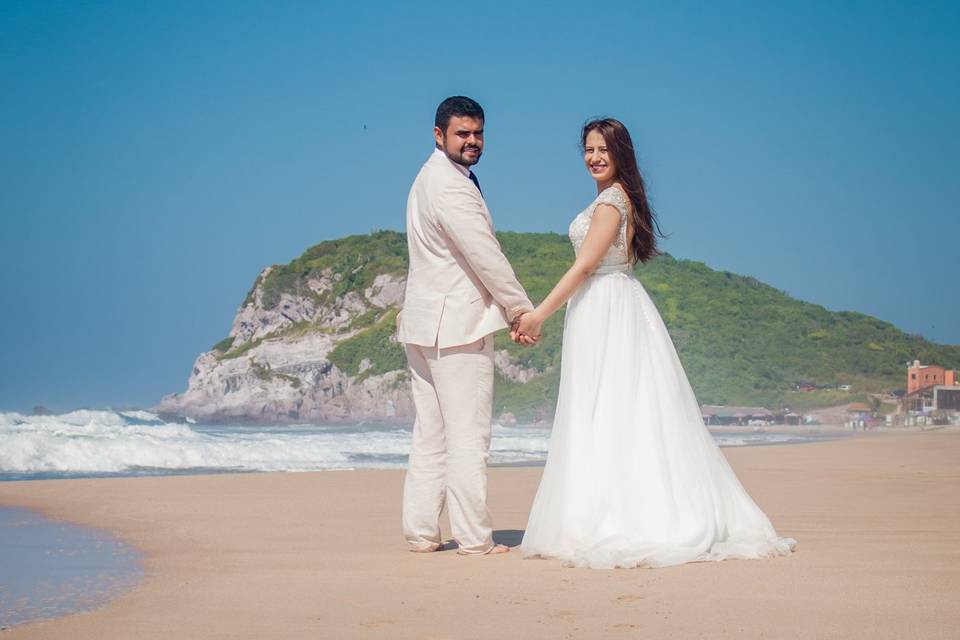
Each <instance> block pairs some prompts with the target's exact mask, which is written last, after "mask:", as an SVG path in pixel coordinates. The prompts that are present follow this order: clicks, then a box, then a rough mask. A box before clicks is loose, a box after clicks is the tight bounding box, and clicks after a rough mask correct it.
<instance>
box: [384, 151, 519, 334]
mask: <svg viewBox="0 0 960 640" xmlns="http://www.w3.org/2000/svg"><path fill="white" fill-rule="evenodd" d="M407 248H408V250H409V252H410V270H409V272H408V274H407V289H406V295H405V297H404V303H403V311H402V312H401V314H400V318H399V321H398V327H397V340H398V341H399V342H403V343H407V344H416V345H421V346H426V347H433V346H436V347H437V348H441V349H442V348H446V347H453V346H457V345H462V344H469V343H471V342H474V341H476V340H479V339H480V338H482V337H483V336H485V335H487V334H490V333H493V332H494V331H497V330H498V329H503V328H505V327H508V326H509V325H510V321H512V320H513V319H514V318H516V317H517V316H518V315H520V314H521V313H523V312H525V311H532V310H533V305H532V304H531V303H530V299H529V298H528V297H527V294H526V292H525V291H524V289H523V287H522V286H520V283H519V282H518V281H517V277H516V275H515V274H514V273H513V268H512V267H511V266H510V263H509V262H507V259H506V257H504V255H503V251H502V249H501V248H500V243H499V242H497V238H496V236H494V234H493V221H492V220H491V219H490V212H489V211H488V210H487V205H486V204H485V203H484V201H483V197H482V196H481V195H480V192H479V190H478V189H477V188H476V186H474V184H473V182H471V181H470V179H469V178H468V177H467V176H465V175H463V173H461V172H460V170H458V169H457V167H456V166H454V164H453V162H452V161H451V160H450V159H449V158H447V157H446V156H445V155H444V154H442V153H434V154H432V155H431V156H430V158H429V159H428V160H427V162H426V163H425V164H424V165H423V168H421V169H420V173H418V174H417V178H416V179H415V180H414V182H413V187H411V189H410V195H409V197H408V198H407Z"/></svg>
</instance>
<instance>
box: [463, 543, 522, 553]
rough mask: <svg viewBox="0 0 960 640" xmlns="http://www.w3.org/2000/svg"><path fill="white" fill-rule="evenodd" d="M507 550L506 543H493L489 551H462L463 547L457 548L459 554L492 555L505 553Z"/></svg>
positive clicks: (508, 549)
mask: <svg viewBox="0 0 960 640" xmlns="http://www.w3.org/2000/svg"><path fill="white" fill-rule="evenodd" d="M508 551H510V547H508V546H507V545H505V544H495V545H493V547H491V549H490V550H489V551H484V552H483V553H470V552H468V551H464V550H463V549H458V550H457V553H458V554H459V555H461V556H492V555H496V554H498V553H507V552H508Z"/></svg>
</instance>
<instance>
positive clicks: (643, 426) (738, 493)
mask: <svg viewBox="0 0 960 640" xmlns="http://www.w3.org/2000/svg"><path fill="white" fill-rule="evenodd" d="M599 203H609V204H612V205H614V206H615V207H616V208H617V209H618V210H619V211H620V216H621V225H620V232H619V236H618V239H617V240H616V242H615V243H614V244H613V246H611V247H610V249H609V251H608V252H607V255H606V256H605V257H604V260H603V262H602V263H601V265H600V266H599V267H598V268H597V270H596V271H595V272H594V274H593V275H592V276H591V277H590V278H588V279H587V281H586V282H584V284H583V285H581V286H580V288H579V289H577V291H576V293H575V294H574V295H573V296H572V297H571V298H570V301H569V302H568V304H567V312H566V319H565V324H564V329H563V360H562V365H561V372H560V393H559V398H558V401H557V412H556V417H555V418H554V422H553V433H552V435H551V438H550V452H549V456H548V458H547V464H546V467H545V468H544V471H543V478H542V480H541V481H540V488H539V490H538V491H537V496H536V499H535V500H534V503H533V509H532V510H531V512H530V518H529V522H528V523H527V529H526V533H525V534H524V536H523V543H522V551H523V556H524V557H535V556H541V557H550V558H558V559H560V560H562V561H564V563H565V564H568V565H574V566H584V567H594V568H612V567H636V566H649V567H660V566H666V565H674V564H680V563H684V562H693V561H698V560H722V559H724V558H764V557H770V556H775V555H783V554H787V553H789V552H790V551H791V549H793V547H794V545H795V544H796V542H795V541H794V540H792V539H790V538H780V537H777V534H776V532H775V531H774V529H773V526H772V525H771V524H770V521H769V520H768V519H767V517H766V516H765V515H764V514H763V512H762V511H761V510H760V509H759V507H757V505H756V504H755V503H754V501H753V500H752V499H751V498H750V496H749V495H748V494H747V492H746V491H745V490H744V489H743V486H742V485H741V484H740V481H739V480H738V479H737V477H736V475H734V473H733V470H732V469H731V468H730V465H729V464H728V463H727V460H726V458H724V456H723V454H722V453H721V451H720V448H719V447H718V446H717V445H716V443H715V442H714V440H713V438H712V437H711V435H710V433H709V431H707V429H706V427H704V425H703V420H702V418H701V416H700V407H699V405H698V404H697V400H696V397H695V396H694V394H693V389H691V387H690V383H689V382H688V381H687V376H686V374H685V373H684V371H683V366H682V365H681V364H680V360H679V359H678V357H677V352H676V350H675V349H674V346H673V342H672V341H671V340H670V335H669V334H668V333H667V329H666V327H665V326H664V324H663V321H662V320H661V319H660V315H659V314H658V313H657V309H656V307H655V306H654V304H653V302H652V301H651V300H650V297H649V296H648V295H647V292H646V291H645V290H644V288H643V286H642V285H641V284H640V283H639V282H638V281H637V280H636V278H634V276H633V269H632V265H631V264H630V262H629V259H628V248H627V243H626V241H625V235H626V219H627V213H628V210H629V202H628V200H627V199H626V197H625V196H624V194H623V192H622V191H620V190H619V189H618V188H616V187H611V188H608V189H606V190H604V191H603V192H602V193H600V195H598V196H597V198H596V200H594V201H593V202H592V203H591V204H590V206H589V207H587V209H586V210H584V211H583V212H582V213H580V214H579V215H578V216H577V217H576V218H575V219H574V220H573V222H572V223H571V224H570V240H571V242H572V243H573V246H574V249H575V250H576V251H579V250H580V245H581V244H582V243H583V240H584V237H585V236H586V234H587V229H588V228H589V226H590V221H591V218H592V216H593V212H594V209H595V208H596V206H597V204H599Z"/></svg>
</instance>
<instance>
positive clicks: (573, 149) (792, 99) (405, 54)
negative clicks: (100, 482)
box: [0, 0, 960, 410]
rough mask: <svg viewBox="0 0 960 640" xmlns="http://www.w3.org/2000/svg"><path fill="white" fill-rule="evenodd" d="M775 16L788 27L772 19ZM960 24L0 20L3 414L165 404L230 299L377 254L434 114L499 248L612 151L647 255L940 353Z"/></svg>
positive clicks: (281, 7) (237, 8)
mask: <svg viewBox="0 0 960 640" xmlns="http://www.w3.org/2000/svg"><path fill="white" fill-rule="evenodd" d="M785 4H789V6H784V5H785ZM958 32H960V5H958V4H957V3H921V6H919V7H918V6H914V5H913V4H908V3H905V2H904V3H882V4H880V3H874V2H846V3H833V2H804V3H768V2H756V3H752V2H741V3H733V4H729V5H727V6H724V7H722V8H721V7H718V6H710V5H706V4H704V3H689V4H687V3H676V2H671V3H657V4H646V3H622V4H618V3H609V2H608V3H602V4H592V5H591V4H586V3H572V4H565V3H541V4H529V3H517V2H512V3H496V2H494V3H472V4H471V3H456V4H454V3H446V4H443V3H416V2H414V3H364V2H357V3H351V4H350V5H349V6H348V5H347V3H285V2H279V3H266V2H214V3H205V2H189V3H188V2H184V3H178V2H164V3H136V2H117V3H112V2H98V3H77V2H70V3H56V2H37V1H34V2H11V1H9V0H5V1H4V2H3V3H2V4H0V82H2V87H3V98H2V100H0V140H2V141H3V142H2V144H0V214H2V216H3V233H2V235H0V286H2V289H3V292H4V294H5V304H4V312H3V313H2V314H0V336H2V338H0V362H2V363H3V369H2V373H0V410H2V409H7V410H9V409H16V410H28V409H29V408H30V407H32V406H33V405H35V404H44V405H46V406H49V407H51V408H54V409H68V408H72V407H76V406H102V405H141V406H149V405H152V404H153V403H155V402H156V401H157V400H159V398H160V396H161V395H163V394H165V393H169V392H173V391H179V390H182V389H184V388H185V386H186V380H187V377H188V375H189V373H190V367H191V365H192V363H193V359H194V358H195V357H196V355H197V354H198V353H199V352H201V351H203V350H206V349H208V348H209V347H210V345H212V344H214V343H215V342H217V341H218V340H219V339H221V338H222V337H224V336H225V335H226V334H227V333H228V331H229V329H230V325H231V321H232V318H233V314H234V312H235V311H236V308H237V306H238V305H239V303H240V302H241V301H242V299H243V297H244V295H245V293H246V291H247V290H248V289H249V287H250V285H251V283H252V281H253V278H254V277H255V276H256V274H257V273H258V272H259V271H260V270H261V269H262V268H263V267H264V266H266V265H269V264H274V263H283V262H287V261H289V260H290V259H292V258H294V257H295V256H297V255H299V254H300V253H301V252H302V251H303V250H304V249H305V248H306V247H308V246H310V245H312V244H315V243H317V242H319V241H321V240H325V239H330V238H336V237H340V236H343V235H347V234H352V233H366V232H368V231H371V230H374V229H380V228H389V229H401V228H402V224H403V206H404V202H405V198H406V192H407V189H408V188H409V185H410V182H411V180H412V178H413V176H414V175H415V173H416V171H417V170H418V168H419V166H420V164H421V163H422V162H423V160H424V159H425V158H426V156H427V155H428V154H429V152H430V150H431V145H432V141H431V140H432V139H431V127H432V118H433V111H434V109H435V107H436V104H437V103H438V102H439V101H440V100H441V99H442V98H444V97H446V96H447V95H451V94H466V95H470V96H473V97H474V98H476V99H477V100H479V101H480V102H481V103H482V104H483V105H484V107H485V109H486V111H487V123H486V132H487V140H486V149H485V153H484V158H483V160H482V162H481V163H480V165H479V166H478V167H477V174H478V176H479V177H480V180H481V181H482V184H483V188H484V194H485V195H486V197H487V200H488V202H489V204H490V207H491V210H492V212H493V215H494V219H495V222H496V224H497V227H498V228H499V229H510V230H517V231H535V230H536V231H542V230H551V231H558V232H564V231H565V229H566V226H567V224H568V222H569V220H570V218H571V217H572V216H573V215H574V214H575V213H576V212H577V211H579V210H580V209H581V208H582V207H583V206H585V204H586V203H587V202H588V201H589V200H590V199H591V198H592V196H593V191H592V189H593V186H592V181H591V180H590V179H589V177H588V176H587V175H586V173H585V171H584V170H583V168H582V165H581V163H580V158H579V155H578V150H577V136H578V133H579V127H580V125H581V124H582V123H583V122H584V120H586V119H587V118H589V117H591V116H596V115H613V116H616V117H618V118H620V119H621V120H623V121H624V122H625V123H626V124H627V126H628V127H629V128H630V129H631V132H632V134H633V137H634V141H635V143H636V145H637V147H638V149H639V155H640V163H641V167H642V168H643V169H644V171H645V173H646V176H647V180H648V183H649V188H650V192H651V194H652V197H653V201H654V205H655V207H656V210H657V211H658V214H659V216H660V220H661V223H662V226H663V228H664V230H665V231H666V232H668V233H669V234H670V238H669V239H668V240H666V241H665V242H663V248H665V249H666V250H667V251H669V252H670V253H672V254H674V255H675V256H677V257H681V258H691V259H696V260H701V261H703V262H705V263H707V264H708V265H709V266H711V267H713V268H717V269H726V270H730V271H734V272H737V273H743V274H748V275H752V276H755V277H757V278H759V279H760V280H762V281H764V282H767V283H769V284H771V285H773V286H776V287H778V288H780V289H783V290H785V291H787V292H788V293H790V294H791V295H793V296H795V297H798V298H800V299H803V300H808V301H811V302H815V303H818V304H822V305H824V306H826V307H828V308H830V309H835V310H841V309H845V310H855V311H860V312H863V313H867V314H870V315H874V316H877V317H879V318H881V319H884V320H888V321H890V322H893V323H894V324H896V325H897V326H899V327H901V328H902V329H904V330H906V331H909V332H913V333H919V334H921V335H924V336H925V337H928V338H930V339H932V340H935V341H938V342H943V343H954V344H955V343H960V295H958V294H957V291H958V290H960V287H958V286H957V285H956V277H957V274H958V271H960V253H958V248H957V247H958V240H960V216H958V211H957V202H958V201H960V179H957V174H958V169H960V161H958V159H957V148H958V146H960V145H958V143H960V115H958V114H960V83H958V82H957V78H958V77H960V44H958V42H960V38H958V36H957V34H958Z"/></svg>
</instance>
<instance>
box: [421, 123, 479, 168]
mask: <svg viewBox="0 0 960 640" xmlns="http://www.w3.org/2000/svg"><path fill="white" fill-rule="evenodd" d="M433 137H434V139H435V140H436V141H437V146H438V147H440V148H441V149H443V152H444V153H446V154H447V157H448V158H450V159H451V160H453V161H454V162H456V163H457V164H459V165H463V166H464V167H469V166H472V165H475V164H477V163H478V162H479V161H480V155H481V154H482V153H483V120H478V119H476V118H471V117H469V116H451V118H450V122H449V124H447V130H446V131H441V130H440V127H434V128H433Z"/></svg>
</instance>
